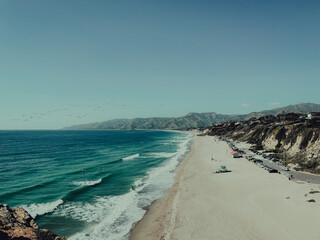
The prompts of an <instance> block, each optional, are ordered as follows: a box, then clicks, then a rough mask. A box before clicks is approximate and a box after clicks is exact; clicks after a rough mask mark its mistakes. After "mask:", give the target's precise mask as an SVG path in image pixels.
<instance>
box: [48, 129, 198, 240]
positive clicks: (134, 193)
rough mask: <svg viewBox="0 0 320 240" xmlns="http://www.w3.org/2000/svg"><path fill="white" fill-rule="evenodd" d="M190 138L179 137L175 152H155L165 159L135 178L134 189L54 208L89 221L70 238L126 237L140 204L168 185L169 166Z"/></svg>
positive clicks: (160, 193) (140, 212)
mask: <svg viewBox="0 0 320 240" xmlns="http://www.w3.org/2000/svg"><path fill="white" fill-rule="evenodd" d="M191 139H192V136H191V135H187V136H186V137H184V138H181V139H179V150H178V151H177V153H174V154H173V153H158V156H160V155H161V157H164V156H166V157H167V158H168V160H166V161H164V163H163V164H162V165H161V166H159V167H157V168H154V169H152V170H151V171H150V172H149V173H148V176H147V177H145V178H142V179H138V180H136V182H135V183H134V184H133V190H130V191H129V192H128V193H126V194H124V195H120V196H108V197H97V198H95V199H94V201H92V202H91V203H81V202H68V203H65V204H64V205H63V206H61V207H60V208H59V209H57V211H55V212H54V214H55V215H60V216H65V217H67V218H73V219H77V220H80V221H85V222H87V223H88V226H89V227H88V228H86V229H83V231H82V232H79V233H77V234H75V235H73V236H71V237H70V238H69V239H71V240H84V239H91V240H98V239H99V240H100V239H108V240H119V239H120V240H122V239H128V236H127V235H128V233H129V232H130V229H131V227H132V224H133V223H135V222H137V221H139V220H140V219H141V218H142V217H143V215H144V213H145V210H144V209H143V208H142V207H144V206H147V205H150V204H151V203H152V202H153V201H154V200H155V199H157V198H160V197H161V196H163V195H164V193H165V191H166V190H167V189H168V188H169V187H171V185H172V183H173V178H174V173H173V171H172V170H173V169H174V168H175V167H176V166H177V164H178V163H179V161H180V160H181V159H182V157H183V156H184V155H185V154H186V152H187V150H188V148H189V145H190V140H191ZM156 155H157V154H156ZM156 155H154V156H156Z"/></svg>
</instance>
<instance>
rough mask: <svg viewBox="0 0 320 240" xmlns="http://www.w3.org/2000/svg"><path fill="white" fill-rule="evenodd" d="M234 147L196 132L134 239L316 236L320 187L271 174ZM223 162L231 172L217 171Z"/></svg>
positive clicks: (133, 232)
mask: <svg viewBox="0 0 320 240" xmlns="http://www.w3.org/2000/svg"><path fill="white" fill-rule="evenodd" d="M229 150H230V149H229V146H227V144H226V143H225V142H222V141H218V140H217V138H216V137H210V136H204V137H199V136H195V138H194V141H193V143H192V145H191V147H190V151H189V153H188V154H187V155H186V156H185V158H184V159H183V160H182V161H181V162H180V163H179V165H178V166H177V168H176V169H175V173H176V176H175V178H174V183H173V185H172V187H171V188H170V189H168V190H167V191H166V195H165V196H163V197H161V198H160V199H158V200H155V201H154V202H153V203H152V204H151V205H150V206H149V209H148V211H147V212H146V213H145V215H144V217H143V218H142V219H141V220H140V221H138V222H137V224H135V225H134V226H133V228H132V229H131V231H130V238H129V239H130V240H137V239H155V240H156V239H166V240H170V239H178V240H179V239H230V240H231V239H243V240H244V239H261V240H264V239H287V240H289V239H290V240H292V239H296V240H299V239H310V240H312V239H317V238H318V236H319V235H320V230H319V229H318V227H317V222H319V221H320V216H317V214H316V212H317V211H318V210H319V209H320V193H315V194H311V191H312V190H320V187H319V185H317V184H311V183H303V184H298V183H296V182H293V181H288V179H287V178H285V176H284V175H282V174H270V173H267V172H266V171H265V170H263V169H261V168H259V167H257V166H256V165H254V164H252V163H251V162H248V161H247V160H245V159H233V158H232V157H231V156H230V154H229V152H230V151H229ZM211 156H214V159H215V160H214V161H211V160H210V159H211ZM220 165H226V166H227V168H230V170H232V172H231V173H224V174H214V173H213V172H214V171H215V170H216V169H217V168H218V167H220ZM311 199H313V200H315V202H308V201H309V200H311Z"/></svg>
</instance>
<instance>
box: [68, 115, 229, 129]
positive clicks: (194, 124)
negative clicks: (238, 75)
mask: <svg viewBox="0 0 320 240" xmlns="http://www.w3.org/2000/svg"><path fill="white" fill-rule="evenodd" d="M231 117H234V116H233V115H223V114H216V113H214V112H213V113H188V114H187V115H185V116H183V117H177V118H160V117H155V118H134V119H114V120H109V121H105V122H98V123H89V124H83V125H75V126H71V127H67V128H65V129H80V130H81V129H110V130H115V129H117V130H135V129H170V130H190V129H195V128H197V129H203V128H205V127H207V126H209V125H211V124H212V123H215V122H223V121H227V120H229V119H230V118H231Z"/></svg>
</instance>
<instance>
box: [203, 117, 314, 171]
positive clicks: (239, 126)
mask: <svg viewBox="0 0 320 240" xmlns="http://www.w3.org/2000/svg"><path fill="white" fill-rule="evenodd" d="M312 115H313V116H311V115H309V117H308V116H307V115H305V114H294V113H290V114H279V115H277V116H272V115H268V116H263V117H260V118H251V119H249V120H247V121H238V122H237V121H228V122H225V123H220V124H214V125H212V126H211V127H209V128H207V129H206V130H205V132H204V133H205V134H207V135H219V136H222V135H223V136H226V137H229V138H232V139H234V140H238V141H245V142H248V143H251V144H253V145H254V146H253V147H254V148H256V149H257V150H265V151H269V152H272V153H273V154H274V155H275V156H276V157H277V158H280V159H283V160H285V161H286V163H288V164H289V163H291V164H296V169H297V170H306V171H310V172H314V173H320V113H316V112H314V113H312Z"/></svg>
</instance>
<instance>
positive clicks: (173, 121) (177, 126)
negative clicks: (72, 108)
mask: <svg viewBox="0 0 320 240" xmlns="http://www.w3.org/2000/svg"><path fill="white" fill-rule="evenodd" d="M315 111H320V104H313V103H300V104H295V105H289V106H287V107H283V108H275V109H272V110H265V111H262V112H252V113H249V114H244V115H226V114H217V113H214V112H211V113H188V114H187V115H185V116H183V117H177V118H160V117H154V118H134V119H114V120H109V121H104V122H97V123H89V124H81V125H74V126H70V127H66V128H64V129H67V130H85V129H88V130H98V129H109V130H135V129H167V130H190V129H204V128H206V127H207V126H210V125H211V124H213V123H219V122H225V121H228V120H237V121H239V120H248V119H250V118H252V117H261V116H265V115H277V114H280V113H283V112H286V113H291V112H292V113H304V114H306V113H309V112H315Z"/></svg>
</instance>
